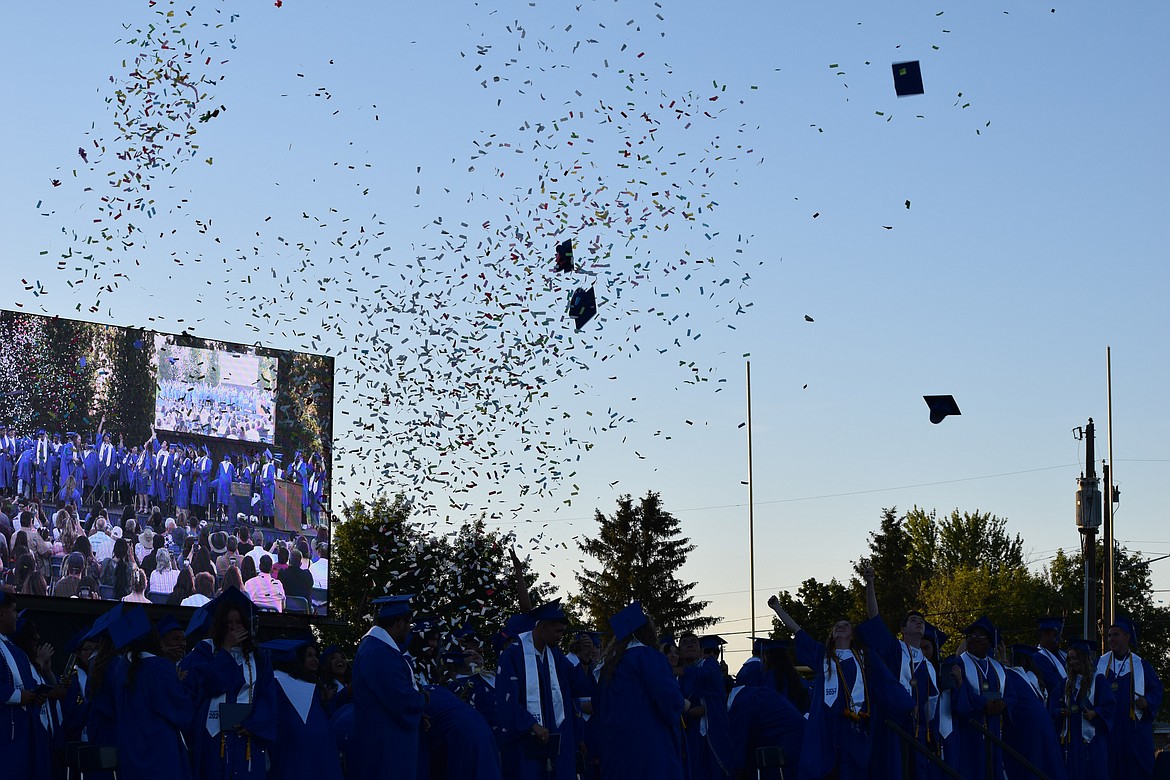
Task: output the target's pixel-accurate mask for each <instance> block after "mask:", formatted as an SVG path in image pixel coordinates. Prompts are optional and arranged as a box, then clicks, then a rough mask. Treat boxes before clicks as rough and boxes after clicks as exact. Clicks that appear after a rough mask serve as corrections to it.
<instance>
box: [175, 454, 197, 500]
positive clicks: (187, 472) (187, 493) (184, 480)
mask: <svg viewBox="0 0 1170 780" xmlns="http://www.w3.org/2000/svg"><path fill="white" fill-rule="evenodd" d="M192 471H193V466H192V464H191V461H190V460H185V461H183V464H182V465H181V466H179V467H178V468H177V469H176V470H175V508H176V509H188V508H190V506H191V472H192Z"/></svg>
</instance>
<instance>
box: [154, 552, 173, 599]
mask: <svg viewBox="0 0 1170 780" xmlns="http://www.w3.org/2000/svg"><path fill="white" fill-rule="evenodd" d="M178 579H179V570H178V569H176V568H175V565H174V563H173V562H172V561H171V554H170V553H169V552H167V550H166V548H165V547H163V548H160V549H158V550H155V552H154V571H152V572H151V573H150V592H151V593H170V592H171V591H172V590H174V589H175V581H176V580H178Z"/></svg>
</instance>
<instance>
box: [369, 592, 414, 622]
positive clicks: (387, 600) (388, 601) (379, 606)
mask: <svg viewBox="0 0 1170 780" xmlns="http://www.w3.org/2000/svg"><path fill="white" fill-rule="evenodd" d="M412 598H414V594H409V595H406V596H379V597H378V598H376V599H374V600H373V601H372V602H370V603H372V604H373V605H374V614H375V616H376V617H379V618H393V617H398V616H399V615H409V614H410V600H411V599H412Z"/></svg>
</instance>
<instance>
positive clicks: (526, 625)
mask: <svg viewBox="0 0 1170 780" xmlns="http://www.w3.org/2000/svg"><path fill="white" fill-rule="evenodd" d="M534 611H535V610H534ZM534 628H536V620H535V619H533V618H532V612H529V613H521V614H519V615H513V616H512V617H510V618H508V621H507V622H506V623H504V629H503V631H502V632H501V633H503V634H506V635H507V636H509V637H511V638H512V639H515V638H516V637H518V636H520V635H521V634H524V633H527V632H528V631H531V630H532V629H534Z"/></svg>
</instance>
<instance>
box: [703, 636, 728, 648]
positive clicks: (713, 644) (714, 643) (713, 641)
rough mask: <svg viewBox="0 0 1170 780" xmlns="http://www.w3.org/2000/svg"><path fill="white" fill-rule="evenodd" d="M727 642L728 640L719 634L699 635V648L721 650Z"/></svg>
mask: <svg viewBox="0 0 1170 780" xmlns="http://www.w3.org/2000/svg"><path fill="white" fill-rule="evenodd" d="M725 644H727V640H726V639H724V638H723V637H721V636H719V635H718V634H708V635H707V636H704V637H699V648H700V649H701V650H719V649H720V648H721V647H723V646H724V645H725Z"/></svg>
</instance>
